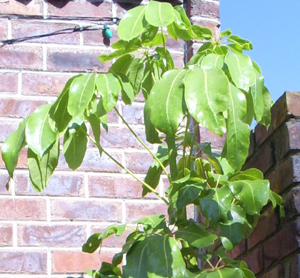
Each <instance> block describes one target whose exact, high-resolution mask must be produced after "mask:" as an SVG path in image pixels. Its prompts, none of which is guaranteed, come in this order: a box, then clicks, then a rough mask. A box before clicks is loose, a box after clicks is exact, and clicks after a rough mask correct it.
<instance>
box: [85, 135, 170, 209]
mask: <svg viewBox="0 0 300 278" xmlns="http://www.w3.org/2000/svg"><path fill="white" fill-rule="evenodd" d="M85 134H86V136H87V137H88V138H89V139H90V140H91V141H92V142H93V143H94V144H95V146H96V147H97V148H98V150H99V153H100V154H101V153H104V154H106V155H107V156H108V157H109V158H110V159H111V160H112V161H113V162H115V163H116V164H117V165H118V166H119V167H121V168H122V169H123V170H124V171H125V172H126V173H127V174H129V175H130V176H132V177H133V178H134V179H135V180H137V181H138V182H140V183H141V184H142V185H144V186H145V187H146V188H147V189H149V190H150V191H151V192H152V193H154V194H155V195H156V196H157V197H158V198H159V199H161V200H162V201H163V202H164V203H165V204H166V205H169V202H168V201H167V200H166V199H165V198H164V197H162V196H160V195H159V193H158V192H157V191H155V190H154V189H153V188H152V187H151V186H150V185H149V184H147V183H146V182H144V181H143V180H141V179H140V178H138V177H137V176H136V175H135V174H134V173H132V172H131V171H130V170H128V169H127V168H126V167H124V166H123V165H122V164H121V163H120V162H119V161H117V160H116V159H115V158H114V157H112V156H111V155H110V154H109V153H108V152H107V151H106V150H104V149H103V148H102V147H101V146H100V144H99V143H97V142H96V141H95V140H94V139H93V138H92V137H91V136H90V135H89V134H87V133H85Z"/></svg>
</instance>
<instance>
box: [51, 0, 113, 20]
mask: <svg viewBox="0 0 300 278" xmlns="http://www.w3.org/2000/svg"><path fill="white" fill-rule="evenodd" d="M48 14H49V15H55V16H64V17H65V16H76V17H112V16H113V15H112V3H109V2H102V1H101V2H99V1H98V2H92V1H84V2H74V1H67V0H58V1H57V0H49V1H48Z"/></svg>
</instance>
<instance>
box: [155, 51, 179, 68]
mask: <svg viewBox="0 0 300 278" xmlns="http://www.w3.org/2000/svg"><path fill="white" fill-rule="evenodd" d="M155 51H156V52H157V53H158V54H159V55H160V57H161V59H163V60H164V64H166V68H167V70H172V69H174V61H173V58H172V55H171V53H170V52H169V50H167V49H165V48H164V47H156V48H155Z"/></svg>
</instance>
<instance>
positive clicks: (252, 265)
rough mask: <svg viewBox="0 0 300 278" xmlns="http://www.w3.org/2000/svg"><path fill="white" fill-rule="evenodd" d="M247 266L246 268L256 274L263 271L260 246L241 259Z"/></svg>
mask: <svg viewBox="0 0 300 278" xmlns="http://www.w3.org/2000/svg"><path fill="white" fill-rule="evenodd" d="M242 260H243V261H245V262H246V263H247V265H248V268H249V269H250V270H251V271H252V272H253V273H254V274H257V273H259V272H261V271H262V270H263V267H264V261H263V249H262V247H261V246H259V247H257V248H255V249H254V250H251V251H250V252H249V253H248V254H247V256H246V257H244V258H242Z"/></svg>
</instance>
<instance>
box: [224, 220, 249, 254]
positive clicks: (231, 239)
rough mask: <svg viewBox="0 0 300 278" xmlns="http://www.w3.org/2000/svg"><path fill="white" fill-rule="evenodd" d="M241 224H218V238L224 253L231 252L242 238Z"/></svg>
mask: <svg viewBox="0 0 300 278" xmlns="http://www.w3.org/2000/svg"><path fill="white" fill-rule="evenodd" d="M242 228H243V225H242V224H241V223H229V224H222V223H220V238H221V241H222V244H223V246H224V248H225V249H226V251H231V250H232V249H233V247H234V246H236V245H237V244H239V243H240V242H241V240H242V239H243V238H244V233H243V229H242Z"/></svg>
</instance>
